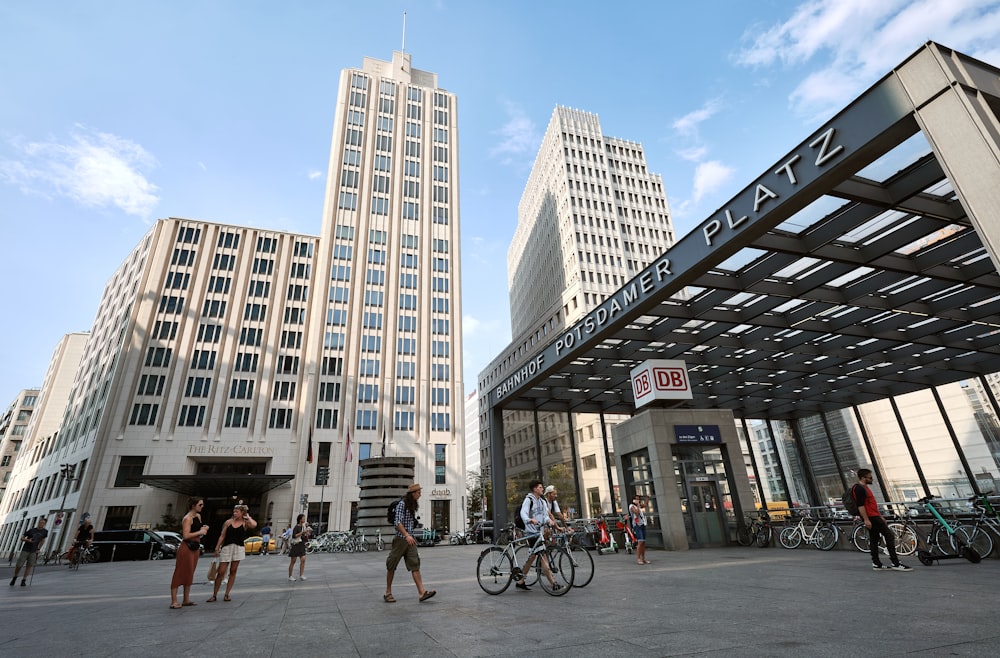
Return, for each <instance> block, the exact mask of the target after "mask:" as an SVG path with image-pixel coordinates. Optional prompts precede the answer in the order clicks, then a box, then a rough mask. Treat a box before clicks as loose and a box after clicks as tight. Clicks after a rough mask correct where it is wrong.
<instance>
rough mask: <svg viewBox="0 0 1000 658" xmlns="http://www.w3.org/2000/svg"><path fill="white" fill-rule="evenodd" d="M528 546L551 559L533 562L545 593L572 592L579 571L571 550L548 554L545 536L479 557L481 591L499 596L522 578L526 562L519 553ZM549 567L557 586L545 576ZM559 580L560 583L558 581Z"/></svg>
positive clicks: (531, 537)
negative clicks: (519, 558) (574, 563)
mask: <svg viewBox="0 0 1000 658" xmlns="http://www.w3.org/2000/svg"><path fill="white" fill-rule="evenodd" d="M512 525H513V524H511V526H512ZM529 543H530V544H531V545H532V547H533V548H534V549H535V550H540V551H542V552H543V555H545V556H547V557H548V559H545V560H543V559H542V556H541V555H540V556H538V557H537V558H536V559H535V562H534V569H535V572H536V573H535V576H534V577H535V578H536V579H537V581H538V582H539V583H540V584H541V587H542V589H543V590H545V592H546V593H547V594H550V595H552V596H562V595H563V594H566V592H568V591H569V590H570V589H572V587H573V579H574V577H575V575H576V570H575V568H574V566H573V560H572V558H571V557H570V555H569V550H568V549H567V548H566V547H564V546H560V547H558V548H555V549H553V551H552V552H547V551H546V547H545V536H544V535H543V534H534V535H526V536H524V537H521V538H519V539H514V540H512V541H511V542H510V543H508V544H507V545H506V546H497V545H496V544H494V545H492V546H490V547H489V548H487V549H485V550H484V551H483V552H482V553H480V554H479V559H478V560H477V561H476V580H477V581H478V582H479V587H481V588H482V590H483V591H484V592H486V593H487V594H493V595H496V594H502V593H503V592H505V591H506V590H507V588H508V587H510V584H511V583H512V582H513V581H514V580H517V579H519V578H520V576H521V564H523V562H519V561H518V554H517V549H518V547H519V546H521V545H526V544H529ZM546 567H547V568H549V570H550V571H551V573H552V577H553V581H554V584H553V582H550V581H549V579H548V576H547V575H546V574H545V573H544V570H545V569H546ZM527 575H528V574H525V576H527ZM557 576H558V580H555V579H556V577H557Z"/></svg>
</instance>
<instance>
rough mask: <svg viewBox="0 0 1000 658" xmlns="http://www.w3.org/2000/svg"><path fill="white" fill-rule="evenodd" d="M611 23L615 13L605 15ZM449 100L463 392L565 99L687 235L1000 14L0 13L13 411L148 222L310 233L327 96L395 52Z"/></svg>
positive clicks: (3, 215) (4, 272)
mask: <svg viewBox="0 0 1000 658" xmlns="http://www.w3.org/2000/svg"><path fill="white" fill-rule="evenodd" d="M609 8H613V12H609ZM404 11H405V12H406V14H407V18H406V26H407V28H406V37H405V39H406V41H405V47H406V51H407V52H410V53H412V55H413V65H414V66H415V67H416V68H420V69H424V70H429V71H433V72H436V73H437V74H438V82H439V84H440V85H441V86H442V87H443V88H445V89H448V90H449V91H453V92H455V93H456V94H457V95H458V99H459V140H460V142H459V143H460V177H461V222H462V268H463V270H462V271H463V305H464V309H463V310H464V313H463V314H464V325H465V326H464V340H463V343H464V357H465V386H466V391H467V392H468V391H471V390H472V389H473V388H474V387H475V386H476V380H477V376H478V374H479V372H480V371H481V370H482V369H483V368H484V367H485V366H486V365H487V364H488V363H489V361H490V360H491V359H492V358H493V357H494V356H496V355H497V354H498V353H499V352H500V351H501V350H502V349H503V348H504V347H505V346H506V345H507V344H508V343H509V341H510V325H509V317H508V312H507V306H508V302H507V282H506V253H507V246H508V244H509V242H510V238H511V236H512V235H513V232H514V228H515V226H516V222H517V204H518V201H519V200H520V196H521V192H522V191H523V188H524V182H525V180H526V178H527V175H528V172H529V171H530V168H531V163H532V162H533V160H534V157H535V153H536V151H537V148H538V144H539V142H540V139H541V135H542V134H543V133H544V131H545V127H546V126H547V124H548V121H549V118H550V116H551V114H552V111H553V108H554V107H555V106H556V105H565V106H569V107H573V108H577V109H581V110H586V111H589V112H593V113H596V114H597V115H599V116H600V119H601V124H602V127H603V129H604V132H605V134H607V135H609V136H614V137H620V138H625V139H630V140H633V141H637V142H641V143H642V144H643V146H644V147H645V149H646V157H647V162H648V165H649V167H650V169H651V170H652V171H653V172H656V173H659V174H661V175H662V176H663V181H664V187H665V188H666V191H667V196H668V200H669V202H670V207H671V211H672V214H673V219H674V224H675V227H676V228H677V233H678V236H681V235H684V234H686V233H687V232H688V231H689V230H691V228H693V227H694V226H696V225H697V224H698V223H699V222H700V221H701V220H702V219H704V218H705V217H706V216H708V215H709V214H710V213H711V212H712V211H714V210H715V209H716V208H718V207H719V206H721V205H723V204H724V203H725V202H726V201H727V200H728V199H729V198H730V197H731V196H733V195H734V194H735V193H736V192H737V191H739V190H740V189H741V188H743V187H744V186H745V185H746V184H747V183H748V182H749V181H751V180H752V179H753V178H754V177H755V176H757V175H758V174H759V173H760V172H762V171H763V170H765V169H766V168H767V167H769V166H770V165H771V164H773V163H774V162H775V161H777V159H778V158H779V157H780V156H781V155H783V154H784V153H785V152H787V151H788V150H789V149H791V148H792V147H793V146H794V145H796V144H798V143H799V142H800V141H802V140H803V139H804V138H805V137H806V136H807V135H808V134H809V132H810V131H811V130H813V129H814V128H816V127H817V126H818V125H819V124H820V123H822V122H823V121H824V120H826V119H827V118H829V117H830V116H831V115H832V113H833V112H835V111H836V110H838V109H839V108H841V107H842V106H843V105H845V104H846V103H847V102H849V101H850V100H851V99H852V98H854V97H855V96H857V95H858V94H859V93H860V92H862V91H863V90H864V89H866V88H867V87H868V86H870V85H871V84H872V83H874V82H875V81H876V80H877V79H879V78H880V77H882V76H883V75H885V74H886V73H887V72H888V71H889V70H890V69H891V68H892V67H893V66H894V65H896V64H898V63H899V62H900V61H902V60H903V59H904V58H905V57H906V56H907V55H909V54H910V53H912V52H913V51H914V50H916V49H917V48H918V47H919V46H920V45H921V44H923V43H924V42H926V41H928V40H934V41H938V42H940V43H942V44H944V45H946V46H949V47H952V48H956V49H958V50H961V51H963V52H966V53H969V54H971V55H973V56H976V57H979V58H980V59H984V60H986V61H988V62H990V63H993V64H995V65H1000V1H990V2H987V1H986V0H979V1H970V0H948V1H947V2H944V1H940V0H878V1H875V0H871V1H862V0H838V1H833V0H830V1H828V2H798V3H796V2H791V1H779V0H756V1H754V2H742V1H741V2H736V1H733V2H721V1H718V2H715V1H711V0H708V1H705V2H679V1H677V2H674V1H655V2H654V1H650V2H633V1H629V0H625V1H623V2H618V3H607V2H590V1H585V0H576V1H574V2H570V1H559V2H556V1H549V2H538V1H535V2H523V1H520V0H511V1H507V2H482V1H476V0H438V1H428V2H416V1H411V2H397V1H389V0H385V1H377V0H372V1H370V2H367V1H366V2H363V3H359V2H339V1H336V2H335V1H327V2H320V1H300V2H289V3H273V2H260V1H254V0H250V1H247V0H243V1H239V2H237V1H235V0H215V1H212V2H204V1H200V2H196V1H192V0H179V1H176V2H135V1H134V0H128V1H118V0H105V1H103V2H94V3H80V2H71V1H67V0H52V1H49V2H44V3H32V2H4V3H0V226H2V227H3V234H2V235H3V238H2V241H0V250H2V257H0V281H2V282H3V286H2V289H0V308H2V309H4V310H5V312H6V313H5V317H4V321H3V323H2V325H0V338H2V341H0V405H6V404H7V403H8V402H9V401H11V400H13V398H14V396H15V395H16V394H17V393H18V391H20V390H21V389H23V388H28V387H32V386H39V385H40V384H41V382H42V378H43V377H44V375H45V369H46V367H47V365H48V361H49V358H50V356H51V354H52V350H53V348H54V347H55V345H56V343H57V342H58V340H59V339H60V337H61V336H62V335H63V334H65V333H68V332H72V331H85V330H88V329H89V328H90V326H91V324H92V322H93V319H94V315H95V312H96V310H97V304H98V302H99V300H100V296H101V292H102V290H103V287H104V284H105V282H106V281H107V279H108V278H109V277H110V275H111V274H112V273H113V272H114V270H115V269H116V268H117V266H118V265H119V264H120V263H121V261H122V260H124V258H125V256H126V255H127V254H128V253H129V251H130V250H131V249H132V248H133V247H134V246H135V245H136V244H137V243H138V241H139V239H140V238H141V237H142V235H143V234H144V233H146V231H148V230H149V228H150V226H151V224H152V222H153V221H155V220H156V219H157V218H161V217H170V216H174V217H189V218H196V219H202V220H207V221H213V222H223V223H232V224H240V225H246V226H257V227H263V228H270V229H276V230H285V231H294V232H301V233H307V234H313V235H317V234H318V233H319V230H320V225H321V221H322V209H323V195H324V189H325V180H324V179H325V172H326V168H327V160H328V157H329V148H330V137H331V127H332V123H333V114H334V105H335V101H336V85H337V80H338V76H339V73H340V70H341V69H344V68H348V67H358V66H360V65H361V61H362V58H363V57H365V56H369V57H375V58H378V59H386V60H387V59H390V58H391V55H392V51H393V50H399V49H400V48H401V46H402V39H403V31H402V22H403V20H402V17H403V12H404Z"/></svg>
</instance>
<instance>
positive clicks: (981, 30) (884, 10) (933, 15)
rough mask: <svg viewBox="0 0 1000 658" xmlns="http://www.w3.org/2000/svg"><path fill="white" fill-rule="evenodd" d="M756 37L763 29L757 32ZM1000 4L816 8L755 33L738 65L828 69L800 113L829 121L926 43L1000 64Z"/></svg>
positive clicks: (968, 0) (855, 0) (933, 1)
mask: <svg viewBox="0 0 1000 658" xmlns="http://www.w3.org/2000/svg"><path fill="white" fill-rule="evenodd" d="M755 29H756V28H755ZM998 33H1000V1H998V0H988V1H985V2H984V0H949V1H948V2H940V0H880V1H879V2H870V1H869V0H838V1H837V2H828V1H827V0H810V1H809V2H805V3H803V4H802V5H801V6H800V7H799V8H798V9H797V10H796V11H795V13H794V14H793V15H792V16H791V18H789V19H788V20H787V21H785V22H784V23H781V24H778V25H775V26H772V27H771V28H769V29H764V30H758V31H756V32H748V33H747V35H746V39H747V40H748V41H749V42H750V44H749V45H748V46H747V47H746V48H744V49H743V50H741V51H740V52H739V53H738V54H737V56H736V61H737V63H739V64H742V65H744V66H751V67H756V68H763V67H770V66H774V65H777V64H779V63H780V64H782V65H784V66H785V67H787V68H791V67H796V66H804V65H807V64H809V63H810V62H811V61H813V60H819V58H820V57H821V56H822V57H823V59H822V60H821V61H820V67H821V68H819V69H814V70H813V71H811V72H809V73H808V74H807V75H806V77H805V78H804V79H803V80H802V82H801V83H799V84H798V86H797V87H796V88H795V90H794V91H792V93H791V95H790V102H791V104H792V108H793V110H794V111H795V112H796V113H797V114H799V115H800V116H808V117H809V118H810V120H814V119H815V118H817V117H822V116H824V115H828V114H829V112H831V111H833V110H835V109H837V108H839V107H841V106H843V105H844V104H845V103H847V102H849V101H850V100H851V99H852V98H853V97H855V96H856V95H857V94H859V93H860V92H861V91H863V90H864V89H865V88H866V87H868V86H869V85H871V84H873V83H874V82H875V81H876V80H877V79H878V78H879V77H881V76H882V75H884V74H885V72H886V71H888V70H889V69H891V68H892V67H893V66H895V65H896V64H898V63H899V62H900V61H902V60H903V59H904V58H905V57H906V56H907V55H909V54H911V53H912V52H914V51H915V50H917V48H919V47H920V46H921V45H922V44H923V43H925V42H927V41H937V42H939V43H941V44H943V45H945V46H948V47H950V48H955V49H957V50H960V51H962V52H966V53H968V54H970V55H973V56H976V57H981V58H983V59H986V60H987V61H990V62H991V63H996V59H995V58H996V57H997V56H998V52H997V46H996V35H997V34H998Z"/></svg>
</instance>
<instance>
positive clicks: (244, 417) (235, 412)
mask: <svg viewBox="0 0 1000 658" xmlns="http://www.w3.org/2000/svg"><path fill="white" fill-rule="evenodd" d="M249 422H250V407H227V408H226V427H246V426H247V425H248V424H249Z"/></svg>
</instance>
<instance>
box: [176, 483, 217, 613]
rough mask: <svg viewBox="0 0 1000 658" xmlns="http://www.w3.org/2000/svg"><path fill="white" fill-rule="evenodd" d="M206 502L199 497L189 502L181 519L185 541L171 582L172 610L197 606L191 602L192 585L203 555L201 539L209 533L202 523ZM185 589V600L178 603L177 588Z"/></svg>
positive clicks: (182, 543) (178, 554)
mask: <svg viewBox="0 0 1000 658" xmlns="http://www.w3.org/2000/svg"><path fill="white" fill-rule="evenodd" d="M204 506H205V500H204V499H203V498H198V497H197V496H196V497H194V498H191V499H189V500H188V511H187V514H185V515H184V518H183V519H181V537H183V539H184V541H182V542H181V545H180V546H178V547H177V558H176V560H174V577H173V578H172V579H171V580H170V609H171V610H178V609H180V608H181V607H183V606H191V605H197V604H196V603H195V602H194V601H192V600H191V583H192V582H193V581H194V570H195V569H196V568H197V567H198V556H199V555H200V554H201V538H202V537H204V536H205V533H207V532H208V526H207V525H203V524H202V522H201V508H202V507H204ZM181 586H183V587H184V600H183V601H182V602H181V603H178V602H177V588H178V587H181Z"/></svg>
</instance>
